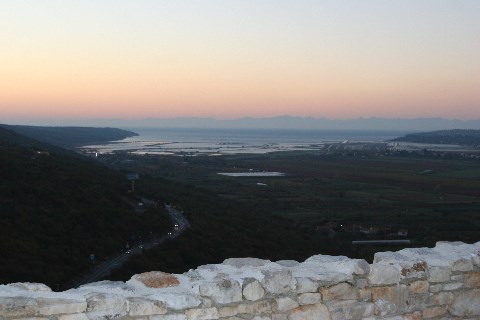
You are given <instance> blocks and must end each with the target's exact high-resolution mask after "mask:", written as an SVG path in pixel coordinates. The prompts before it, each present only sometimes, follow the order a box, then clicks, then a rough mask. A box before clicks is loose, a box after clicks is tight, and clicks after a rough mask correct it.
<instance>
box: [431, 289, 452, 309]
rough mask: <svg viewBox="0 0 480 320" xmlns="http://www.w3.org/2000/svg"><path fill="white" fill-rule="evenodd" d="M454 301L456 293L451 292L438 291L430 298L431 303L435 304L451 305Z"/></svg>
mask: <svg viewBox="0 0 480 320" xmlns="http://www.w3.org/2000/svg"><path fill="white" fill-rule="evenodd" d="M454 302H455V295H454V294H453V293H451V292H438V293H435V294H434V295H432V296H430V298H429V304H430V305H433V306H451V305H452V304H453V303H454Z"/></svg>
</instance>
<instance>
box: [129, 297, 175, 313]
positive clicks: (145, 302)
mask: <svg viewBox="0 0 480 320" xmlns="http://www.w3.org/2000/svg"><path fill="white" fill-rule="evenodd" d="M127 303H128V315H129V316H131V317H133V316H149V315H152V314H165V313H167V307H166V306H165V303H163V302H161V301H154V300H150V299H146V298H127Z"/></svg>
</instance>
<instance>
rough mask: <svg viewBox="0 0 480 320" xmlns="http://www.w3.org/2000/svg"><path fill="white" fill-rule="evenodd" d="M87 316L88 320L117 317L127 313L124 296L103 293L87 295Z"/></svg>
mask: <svg viewBox="0 0 480 320" xmlns="http://www.w3.org/2000/svg"><path fill="white" fill-rule="evenodd" d="M86 298H87V312H86V314H87V317H88V319H90V320H96V319H105V318H108V317H110V318H115V317H116V318H119V317H123V316H125V315H126V314H127V301H126V300H125V298H124V297H122V296H119V295H113V294H105V293H91V294H89V295H87V297H86Z"/></svg>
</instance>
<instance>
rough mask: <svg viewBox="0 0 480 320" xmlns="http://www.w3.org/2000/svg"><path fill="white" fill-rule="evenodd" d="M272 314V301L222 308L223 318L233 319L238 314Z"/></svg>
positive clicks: (221, 315) (221, 314) (220, 312)
mask: <svg viewBox="0 0 480 320" xmlns="http://www.w3.org/2000/svg"><path fill="white" fill-rule="evenodd" d="M271 312H272V302H270V300H261V301H256V302H254V303H242V304H238V305H235V306H228V307H223V308H220V310H219V315H220V317H221V318H224V317H233V316H236V315H237V314H260V315H261V314H270V313H271Z"/></svg>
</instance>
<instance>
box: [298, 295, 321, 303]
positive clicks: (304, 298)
mask: <svg viewBox="0 0 480 320" xmlns="http://www.w3.org/2000/svg"><path fill="white" fill-rule="evenodd" d="M297 301H298V304H300V305H302V306H303V305H306V304H317V303H320V302H321V301H322V296H321V295H320V293H310V292H306V293H302V294H299V295H298V296H297Z"/></svg>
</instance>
